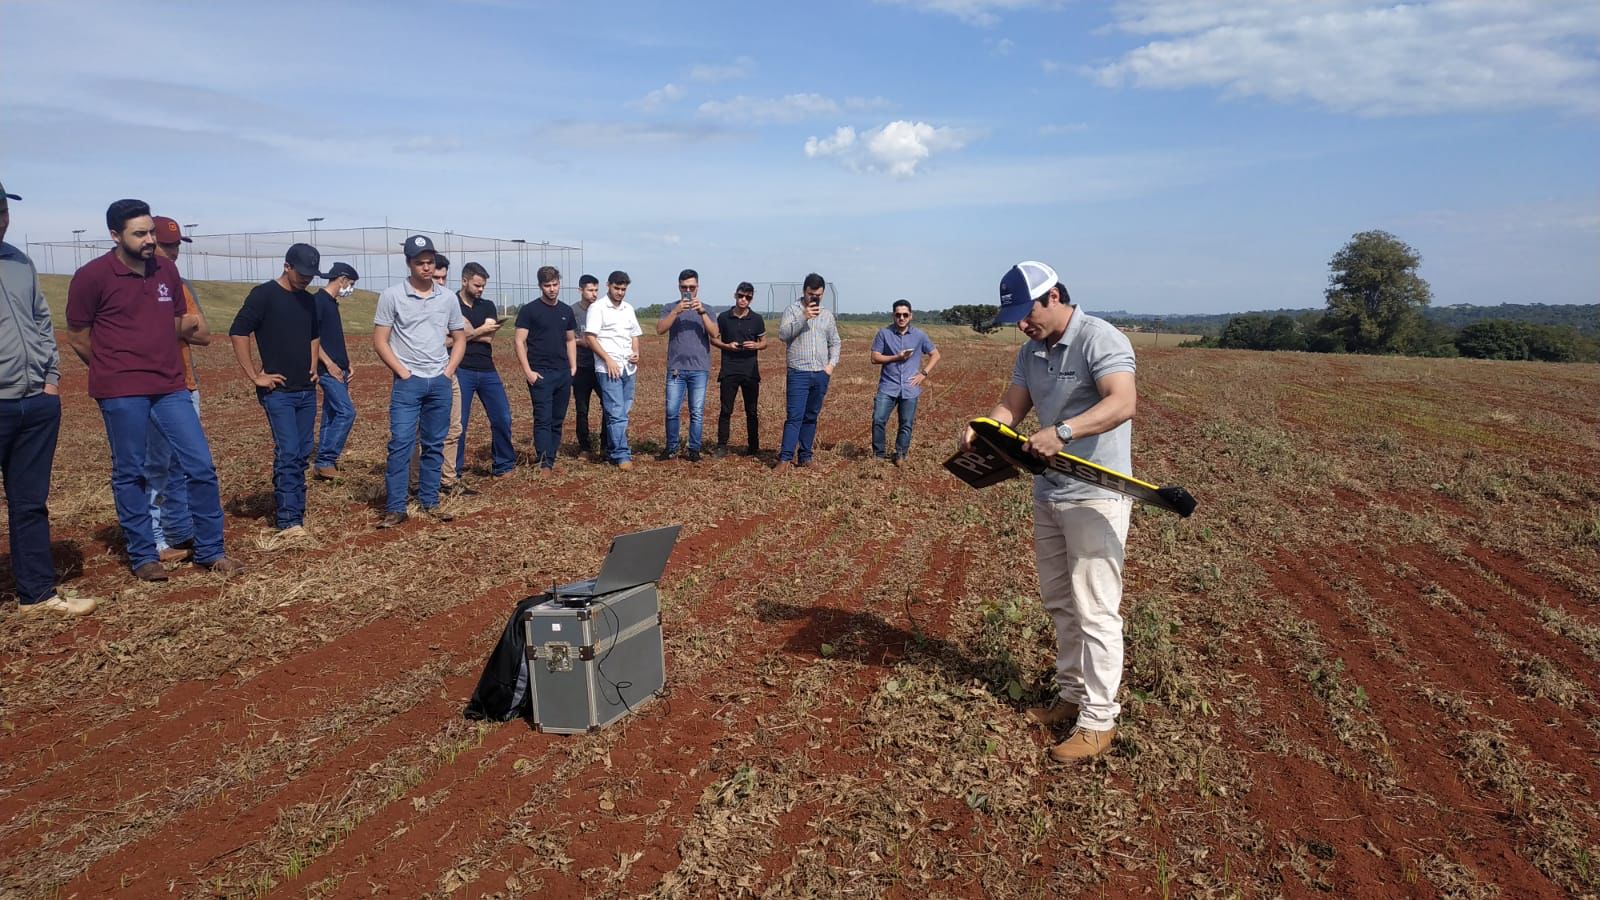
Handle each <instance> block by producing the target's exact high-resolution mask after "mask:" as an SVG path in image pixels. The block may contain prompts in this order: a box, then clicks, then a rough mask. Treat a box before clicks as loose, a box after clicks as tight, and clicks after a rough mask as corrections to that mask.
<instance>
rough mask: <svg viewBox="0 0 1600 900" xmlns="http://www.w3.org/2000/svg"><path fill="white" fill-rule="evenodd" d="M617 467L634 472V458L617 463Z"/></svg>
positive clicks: (619, 469) (620, 469)
mask: <svg viewBox="0 0 1600 900" xmlns="http://www.w3.org/2000/svg"><path fill="white" fill-rule="evenodd" d="M617 469H618V471H622V472H632V471H633V460H631V459H630V460H625V461H623V462H620V463H617Z"/></svg>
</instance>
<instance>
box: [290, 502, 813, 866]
mask: <svg viewBox="0 0 1600 900" xmlns="http://www.w3.org/2000/svg"><path fill="white" fill-rule="evenodd" d="M792 512H794V513H795V514H796V515H795V516H794V517H792V518H791V519H790V521H791V522H797V521H800V520H801V519H802V517H803V516H804V514H805V512H806V511H805V510H804V509H802V508H798V507H797V508H794V509H792ZM842 517H843V514H842V513H840V514H838V515H837V516H836V517H835V519H833V520H831V521H832V522H833V523H834V524H837V522H838V521H839V520H841V519H842ZM774 530H777V531H779V532H780V533H781V532H782V529H781V528H777V529H774ZM770 548H771V549H770V551H769V552H771V553H774V554H778V555H777V556H764V557H762V558H760V561H761V562H765V563H767V565H762V566H759V567H753V569H754V570H756V571H779V570H778V569H777V568H776V567H774V566H772V565H771V563H773V562H775V561H776V560H777V559H782V558H792V556H793V555H794V554H797V553H798V552H801V551H800V550H799V548H794V547H792V546H791V545H790V544H789V543H788V542H785V541H781V540H778V541H775V542H774V543H772V544H771V545H770ZM764 549H766V548H764ZM723 583H726V582H725V581H724V582H719V589H720V585H721V584H723ZM717 590H718V589H714V590H713V596H715V595H716V593H717ZM719 607H720V604H718V603H717V602H716V601H715V600H714V599H713V600H712V601H710V602H707V603H705V604H698V605H695V606H693V607H690V608H688V609H687V610H685V612H686V613H687V615H686V616H685V618H684V619H683V620H682V621H681V622H679V623H675V624H674V625H673V626H672V627H673V630H674V631H680V630H683V631H687V630H688V629H692V628H693V627H694V625H695V624H697V623H699V622H704V621H711V620H715V619H716V618H717V617H718V614H719V612H721V610H720V609H719ZM696 685H697V682H694V681H681V682H679V681H674V682H673V683H672V685H671V695H670V704H671V706H670V709H671V716H670V718H669V717H668V716H667V714H666V712H665V710H664V709H663V706H662V705H657V706H656V707H655V708H653V709H651V710H649V711H645V712H644V713H643V714H642V715H640V716H636V717H630V718H629V719H628V720H627V721H625V722H624V723H619V726H617V727H616V728H614V729H612V730H608V731H607V732H603V733H602V740H601V741H600V743H601V744H602V745H605V744H610V743H615V742H618V741H621V742H624V747H625V748H634V749H642V747H641V742H642V741H644V740H645V739H644V737H643V736H646V735H648V736H650V738H651V739H650V741H648V743H653V744H656V745H660V744H661V739H662V737H663V736H665V735H670V736H671V737H672V739H673V743H674V744H675V745H679V746H681V745H683V744H685V743H688V744H690V745H703V744H704V743H705V733H704V732H703V731H700V730H698V729H703V728H704V727H705V722H704V721H703V720H702V719H705V720H709V718H710V716H709V714H710V713H714V712H715V707H714V706H712V705H710V704H709V702H708V701H706V700H704V699H701V698H702V697H703V696H704V695H705V692H703V691H702V692H698V693H699V694H700V696H696V695H695V693H694V688H695V687H696ZM616 735H621V737H620V738H619V737H616ZM526 736H527V732H525V731H523V729H522V728H521V727H519V726H517V725H515V724H512V725H511V727H502V728H500V729H499V730H498V731H497V732H495V733H494V734H493V735H491V738H490V740H488V741H486V742H485V743H486V745H488V744H491V743H492V744H493V748H492V751H486V752H484V753H482V754H478V756H479V758H478V759H476V760H473V761H471V764H472V768H471V769H470V770H469V769H467V767H466V766H465V765H462V766H456V767H453V768H451V769H449V770H444V769H441V770H440V771H437V772H436V773H434V775H433V776H432V777H430V778H429V779H427V780H426V781H424V782H423V783H422V784H419V785H418V786H417V787H416V788H415V789H414V790H413V791H412V792H410V793H411V794H412V795H414V796H418V797H429V796H435V795H441V794H442V795H443V799H442V801H441V802H440V803H437V804H434V805H430V806H427V807H426V808H423V809H417V808H408V805H407V804H402V803H400V802H399V799H397V800H396V801H395V802H391V803H390V804H388V805H386V806H385V807H383V808H382V809H380V810H379V811H378V812H376V813H375V814H374V815H373V816H371V817H370V818H369V819H367V820H366V821H364V822H363V823H362V825H361V826H360V827H358V828H357V829H356V830H355V831H354V832H352V833H351V834H350V835H349V836H348V837H347V838H346V839H345V840H344V841H341V842H340V843H339V845H338V846H336V847H334V848H332V849H331V851H330V852H329V853H328V854H326V855H324V856H323V857H320V858H319V859H317V860H316V861H315V862H314V863H313V864H312V865H311V866H310V867H309V868H307V870H306V871H305V872H304V873H302V874H301V875H300V876H299V877H298V878H296V879H294V881H293V882H292V883H293V884H312V883H316V882H318V881H320V880H322V879H325V878H328V877H335V878H337V879H338V880H339V881H340V882H341V883H342V882H345V881H346V880H351V879H354V881H355V883H359V882H360V876H361V875H362V874H363V873H370V872H381V871H384V870H385V867H388V869H389V870H391V871H392V870H393V869H394V867H395V866H396V865H398V864H399V863H400V862H402V861H403V862H404V863H405V864H406V867H407V871H408V872H409V873H410V874H409V875H408V879H407V883H409V884H413V885H417V884H431V883H432V881H423V880H418V879H419V878H420V876H419V875H418V873H417V872H416V871H415V869H416V867H417V866H418V865H419V863H420V862H421V861H423V860H425V861H426V865H427V866H428V867H429V870H430V871H433V870H437V872H439V873H442V872H443V871H444V870H445V869H447V868H449V867H450V865H451V864H452V863H453V862H454V861H455V858H456V855H457V854H459V853H461V852H464V848H465V846H466V845H468V844H470V843H471V842H472V841H474V840H477V839H481V838H479V837H478V835H480V834H481V833H482V830H483V829H487V830H489V831H491V832H498V831H500V830H502V826H503V823H504V822H505V821H507V820H508V817H509V816H511V815H512V814H513V813H514V812H515V811H516V810H517V808H518V807H519V806H521V805H522V804H521V803H519V802H517V800H516V798H515V797H511V796H509V794H508V790H507V787H506V786H507V785H508V784H511V785H513V786H515V785H525V784H537V783H540V779H542V778H544V777H545V776H546V775H548V773H547V772H546V771H545V767H544V766H542V765H539V764H538V762H537V761H536V762H535V763H534V764H533V765H531V766H528V765H524V766H523V767H522V769H521V772H520V774H521V777H520V778H517V777H514V776H518V775H519V767H518V765H517V763H518V759H517V758H516V756H515V754H513V753H509V752H507V751H508V750H509V749H510V748H511V747H512V746H513V745H514V744H516V743H518V742H519V741H522V740H523V739H525V738H526ZM537 739H538V740H540V741H543V742H547V746H549V745H552V744H553V745H555V746H558V747H559V746H562V745H568V747H569V749H571V750H572V753H573V755H574V756H578V757H580V758H581V755H582V754H581V753H580V752H579V751H581V750H582V745H578V744H576V743H575V742H569V741H562V740H561V739H559V738H552V736H544V735H540V736H538V738H537ZM557 755H558V756H559V755H560V754H559V752H558V753H557ZM580 771H587V768H581V769H580ZM576 778H577V775H576V774H574V775H572V776H570V777H568V778H567V779H566V780H565V783H572V782H573V781H574V780H575V779H576ZM465 821H470V822H475V823H478V825H479V826H480V828H479V829H462V830H461V832H460V835H459V838H458V841H459V843H457V844H451V845H449V846H450V849H449V850H444V849H441V846H440V844H441V842H443V841H445V838H446V837H447V836H449V835H451V834H453V833H454V832H455V829H454V828H451V827H449V826H448V825H445V826H444V827H433V828H430V827H429V825H428V823H432V822H440V823H458V822H465ZM402 830H403V831H402ZM413 832H414V833H415V835H414V836H413V837H411V839H410V840H397V841H394V842H393V843H389V842H388V839H389V838H390V837H392V836H399V837H404V836H406V835H409V834H412V833H413ZM397 833H398V834H397ZM429 835H440V837H439V838H438V839H437V840H435V841H432V842H429V841H427V837H428V836H429ZM352 861H354V862H356V863H357V864H358V865H357V868H356V869H355V870H354V871H350V870H348V866H349V864H350V863H351V862H352Z"/></svg>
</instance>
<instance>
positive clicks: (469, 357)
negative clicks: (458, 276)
mask: <svg viewBox="0 0 1600 900" xmlns="http://www.w3.org/2000/svg"><path fill="white" fill-rule="evenodd" d="M456 299H457V300H460V301H461V318H463V319H466V320H467V330H468V331H471V330H472V329H474V328H482V327H483V323H485V322H487V321H489V319H490V317H493V318H496V319H498V318H500V315H499V313H497V312H495V306H494V301H492V300H489V299H486V298H484V297H479V298H478V302H477V303H474V304H472V305H471V306H468V305H467V301H466V298H465V297H463V296H461V293H460V292H459V291H458V292H457V293H456ZM495 333H496V334H499V332H495ZM460 368H463V369H466V370H467V371H469V372H492V371H494V345H492V344H486V343H484V342H483V341H467V353H466V355H465V356H463V357H461V366H460Z"/></svg>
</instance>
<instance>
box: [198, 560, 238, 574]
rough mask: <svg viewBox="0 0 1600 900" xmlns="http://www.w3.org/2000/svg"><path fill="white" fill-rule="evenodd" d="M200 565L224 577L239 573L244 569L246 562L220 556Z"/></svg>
mask: <svg viewBox="0 0 1600 900" xmlns="http://www.w3.org/2000/svg"><path fill="white" fill-rule="evenodd" d="M200 566H201V568H205V569H210V570H211V571H213V572H215V573H217V574H218V575H221V576H223V577H227V576H229V575H238V574H240V573H241V572H243V571H244V563H241V562H235V561H234V560H231V559H229V558H228V557H226V556H219V557H217V558H216V559H213V560H212V561H211V562H207V563H201V564H200Z"/></svg>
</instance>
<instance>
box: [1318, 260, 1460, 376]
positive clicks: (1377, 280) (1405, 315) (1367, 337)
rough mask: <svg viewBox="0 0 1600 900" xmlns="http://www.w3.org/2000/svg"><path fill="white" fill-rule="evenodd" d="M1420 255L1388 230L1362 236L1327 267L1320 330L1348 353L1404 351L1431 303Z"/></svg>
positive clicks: (1412, 339)
mask: <svg viewBox="0 0 1600 900" xmlns="http://www.w3.org/2000/svg"><path fill="white" fill-rule="evenodd" d="M1421 263H1422V256H1421V255H1420V254H1418V253H1417V251H1416V250H1413V249H1412V248H1411V246H1410V245H1409V244H1407V243H1406V242H1405V241H1402V240H1400V239H1399V238H1397V237H1395V236H1394V235H1392V234H1390V233H1389V232H1387V231H1363V232H1361V233H1360V234H1358V235H1356V236H1354V237H1352V238H1351V239H1350V241H1349V243H1347V244H1345V245H1344V246H1343V247H1341V248H1340V249H1339V252H1338V253H1335V254H1334V255H1333V259H1332V260H1331V261H1329V263H1328V269H1329V273H1328V290H1327V292H1326V296H1327V299H1328V312H1327V316H1326V318H1325V319H1324V327H1325V328H1326V330H1328V331H1330V332H1334V333H1337V334H1338V335H1339V336H1340V337H1342V338H1343V339H1344V346H1345V347H1346V348H1347V349H1348V350H1349V351H1350V352H1352V353H1400V352H1405V350H1406V349H1407V348H1408V346H1409V345H1410V344H1411V343H1412V342H1413V341H1414V339H1415V338H1416V335H1417V332H1418V331H1419V330H1420V328H1421V326H1422V309H1423V307H1426V306H1427V305H1428V303H1429V301H1431V300H1432V299H1433V292H1432V291H1431V290H1430V289H1429V288H1428V282H1427V281H1425V280H1423V278H1422V276H1420V275H1418V274H1417V266H1419V265H1421Z"/></svg>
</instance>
